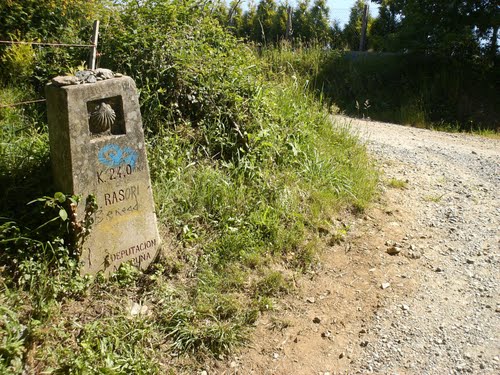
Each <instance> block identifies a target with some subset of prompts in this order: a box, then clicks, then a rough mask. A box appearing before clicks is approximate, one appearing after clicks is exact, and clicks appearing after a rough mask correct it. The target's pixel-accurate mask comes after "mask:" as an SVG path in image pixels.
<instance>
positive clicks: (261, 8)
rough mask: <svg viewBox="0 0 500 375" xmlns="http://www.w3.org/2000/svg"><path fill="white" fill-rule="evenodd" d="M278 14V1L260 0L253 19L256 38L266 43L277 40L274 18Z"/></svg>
mask: <svg viewBox="0 0 500 375" xmlns="http://www.w3.org/2000/svg"><path fill="white" fill-rule="evenodd" d="M275 16H276V2H275V1H274V0H260V2H259V5H258V6H257V11H256V12H255V17H254V20H253V36H254V40H256V41H258V42H260V43H262V44H266V43H267V41H269V42H272V41H274V40H275V35H274V34H273V20H274V18H275Z"/></svg>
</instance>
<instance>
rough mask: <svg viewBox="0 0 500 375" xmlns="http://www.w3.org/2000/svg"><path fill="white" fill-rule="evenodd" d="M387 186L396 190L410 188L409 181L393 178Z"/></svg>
mask: <svg viewBox="0 0 500 375" xmlns="http://www.w3.org/2000/svg"><path fill="white" fill-rule="evenodd" d="M387 186H389V187H392V188H394V189H406V188H407V187H408V181H405V180H400V179H398V178H391V179H389V180H388V181H387Z"/></svg>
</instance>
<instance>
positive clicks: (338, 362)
mask: <svg viewBox="0 0 500 375" xmlns="http://www.w3.org/2000/svg"><path fill="white" fill-rule="evenodd" d="M337 120H338V121H340V122H350V123H351V126H352V128H353V129H354V130H355V131H357V132H359V134H360V136H361V138H362V139H364V140H365V141H366V142H367V144H368V147H369V149H370V151H371V152H372V154H373V155H374V157H375V158H376V159H377V160H378V162H379V165H380V167H381V169H382V171H383V180H384V181H385V182H386V183H385V185H384V187H383V190H384V191H383V193H382V194H381V197H380V199H379V201H378V202H376V204H375V205H374V207H372V208H370V209H369V210H368V212H367V213H366V214H365V216H364V217H362V218H352V217H349V216H348V215H345V216H339V217H338V218H337V219H336V226H337V230H336V231H333V230H332V232H331V233H328V234H327V235H328V236H330V237H331V238H330V241H329V242H330V246H328V247H327V248H325V249H324V252H323V257H322V261H321V263H320V265H319V266H318V267H317V269H315V270H314V271H312V272H311V273H310V274H308V275H307V277H301V278H300V279H298V280H300V281H298V282H297V283H298V284H297V291H298V292H297V293H295V294H294V295H293V296H292V295H291V296H289V297H288V298H286V299H285V300H284V301H283V302H282V303H281V304H280V306H279V307H278V309H277V310H276V311H275V312H274V313H272V314H270V315H267V316H264V317H262V318H261V319H260V320H259V321H258V322H257V327H256V331H255V334H254V335H253V337H252V338H251V339H252V343H251V345H250V346H249V347H248V348H245V349H244V350H242V351H241V352H240V353H238V354H237V355H236V356H234V357H232V358H229V359H228V360H227V361H224V362H220V363H219V364H216V366H217V367H214V368H211V369H209V370H208V369H207V370H208V373H221V374H223V373H225V374H324V375H326V374H344V373H345V374H353V373H379V374H395V373H398V374H454V373H462V372H463V373H467V372H468V373H474V374H498V373H500V358H499V357H500V298H499V292H498V291H499V290H500V275H499V268H498V266H499V264H500V141H498V140H491V139H484V138H480V137H473V136H466V135H462V134H445V133H438V132H432V131H428V130H421V129H414V128H407V127H402V126H397V125H390V124H382V123H376V122H363V121H353V120H348V119H344V118H338V119H337ZM391 180H392V183H391ZM401 185H404V186H401ZM343 228H345V229H348V231H347V233H348V234H347V237H346V238H345V240H344V241H341V242H339V241H337V240H338V233H341V232H342V229H343ZM388 249H393V251H395V252H397V251H400V252H399V253H398V254H397V255H389V254H388V253H387V251H388ZM394 249H395V250H394Z"/></svg>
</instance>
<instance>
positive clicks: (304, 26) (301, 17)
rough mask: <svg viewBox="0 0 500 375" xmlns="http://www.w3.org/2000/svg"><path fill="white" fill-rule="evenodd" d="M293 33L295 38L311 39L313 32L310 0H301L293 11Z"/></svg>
mask: <svg viewBox="0 0 500 375" xmlns="http://www.w3.org/2000/svg"><path fill="white" fill-rule="evenodd" d="M292 20H293V35H294V38H295V39H300V40H303V41H306V42H307V41H310V40H311V36H312V32H311V25H310V23H309V0H300V1H299V3H298V4H297V7H296V8H295V11H294V12H293V17H292Z"/></svg>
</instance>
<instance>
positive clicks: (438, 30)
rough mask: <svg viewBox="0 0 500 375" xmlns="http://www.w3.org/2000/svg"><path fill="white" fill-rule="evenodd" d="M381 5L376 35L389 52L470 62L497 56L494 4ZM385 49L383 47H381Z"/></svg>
mask: <svg viewBox="0 0 500 375" xmlns="http://www.w3.org/2000/svg"><path fill="white" fill-rule="evenodd" d="M375 1H376V2H377V3H379V4H381V12H382V13H380V14H379V21H377V25H376V28H375V34H376V35H379V36H380V37H381V38H384V37H386V36H390V39H391V38H392V39H393V41H395V42H397V43H393V45H392V47H391V48H392V49H395V50H399V51H414V52H420V53H425V54H434V55H439V56H445V57H456V58H462V59H464V58H466V59H470V58H473V56H477V55H479V54H483V56H486V57H487V58H489V59H490V60H493V61H495V60H496V59H497V56H498V33H499V25H500V12H498V2H497V1H494V0H452V1H432V0H375ZM382 48H385V46H382Z"/></svg>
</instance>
